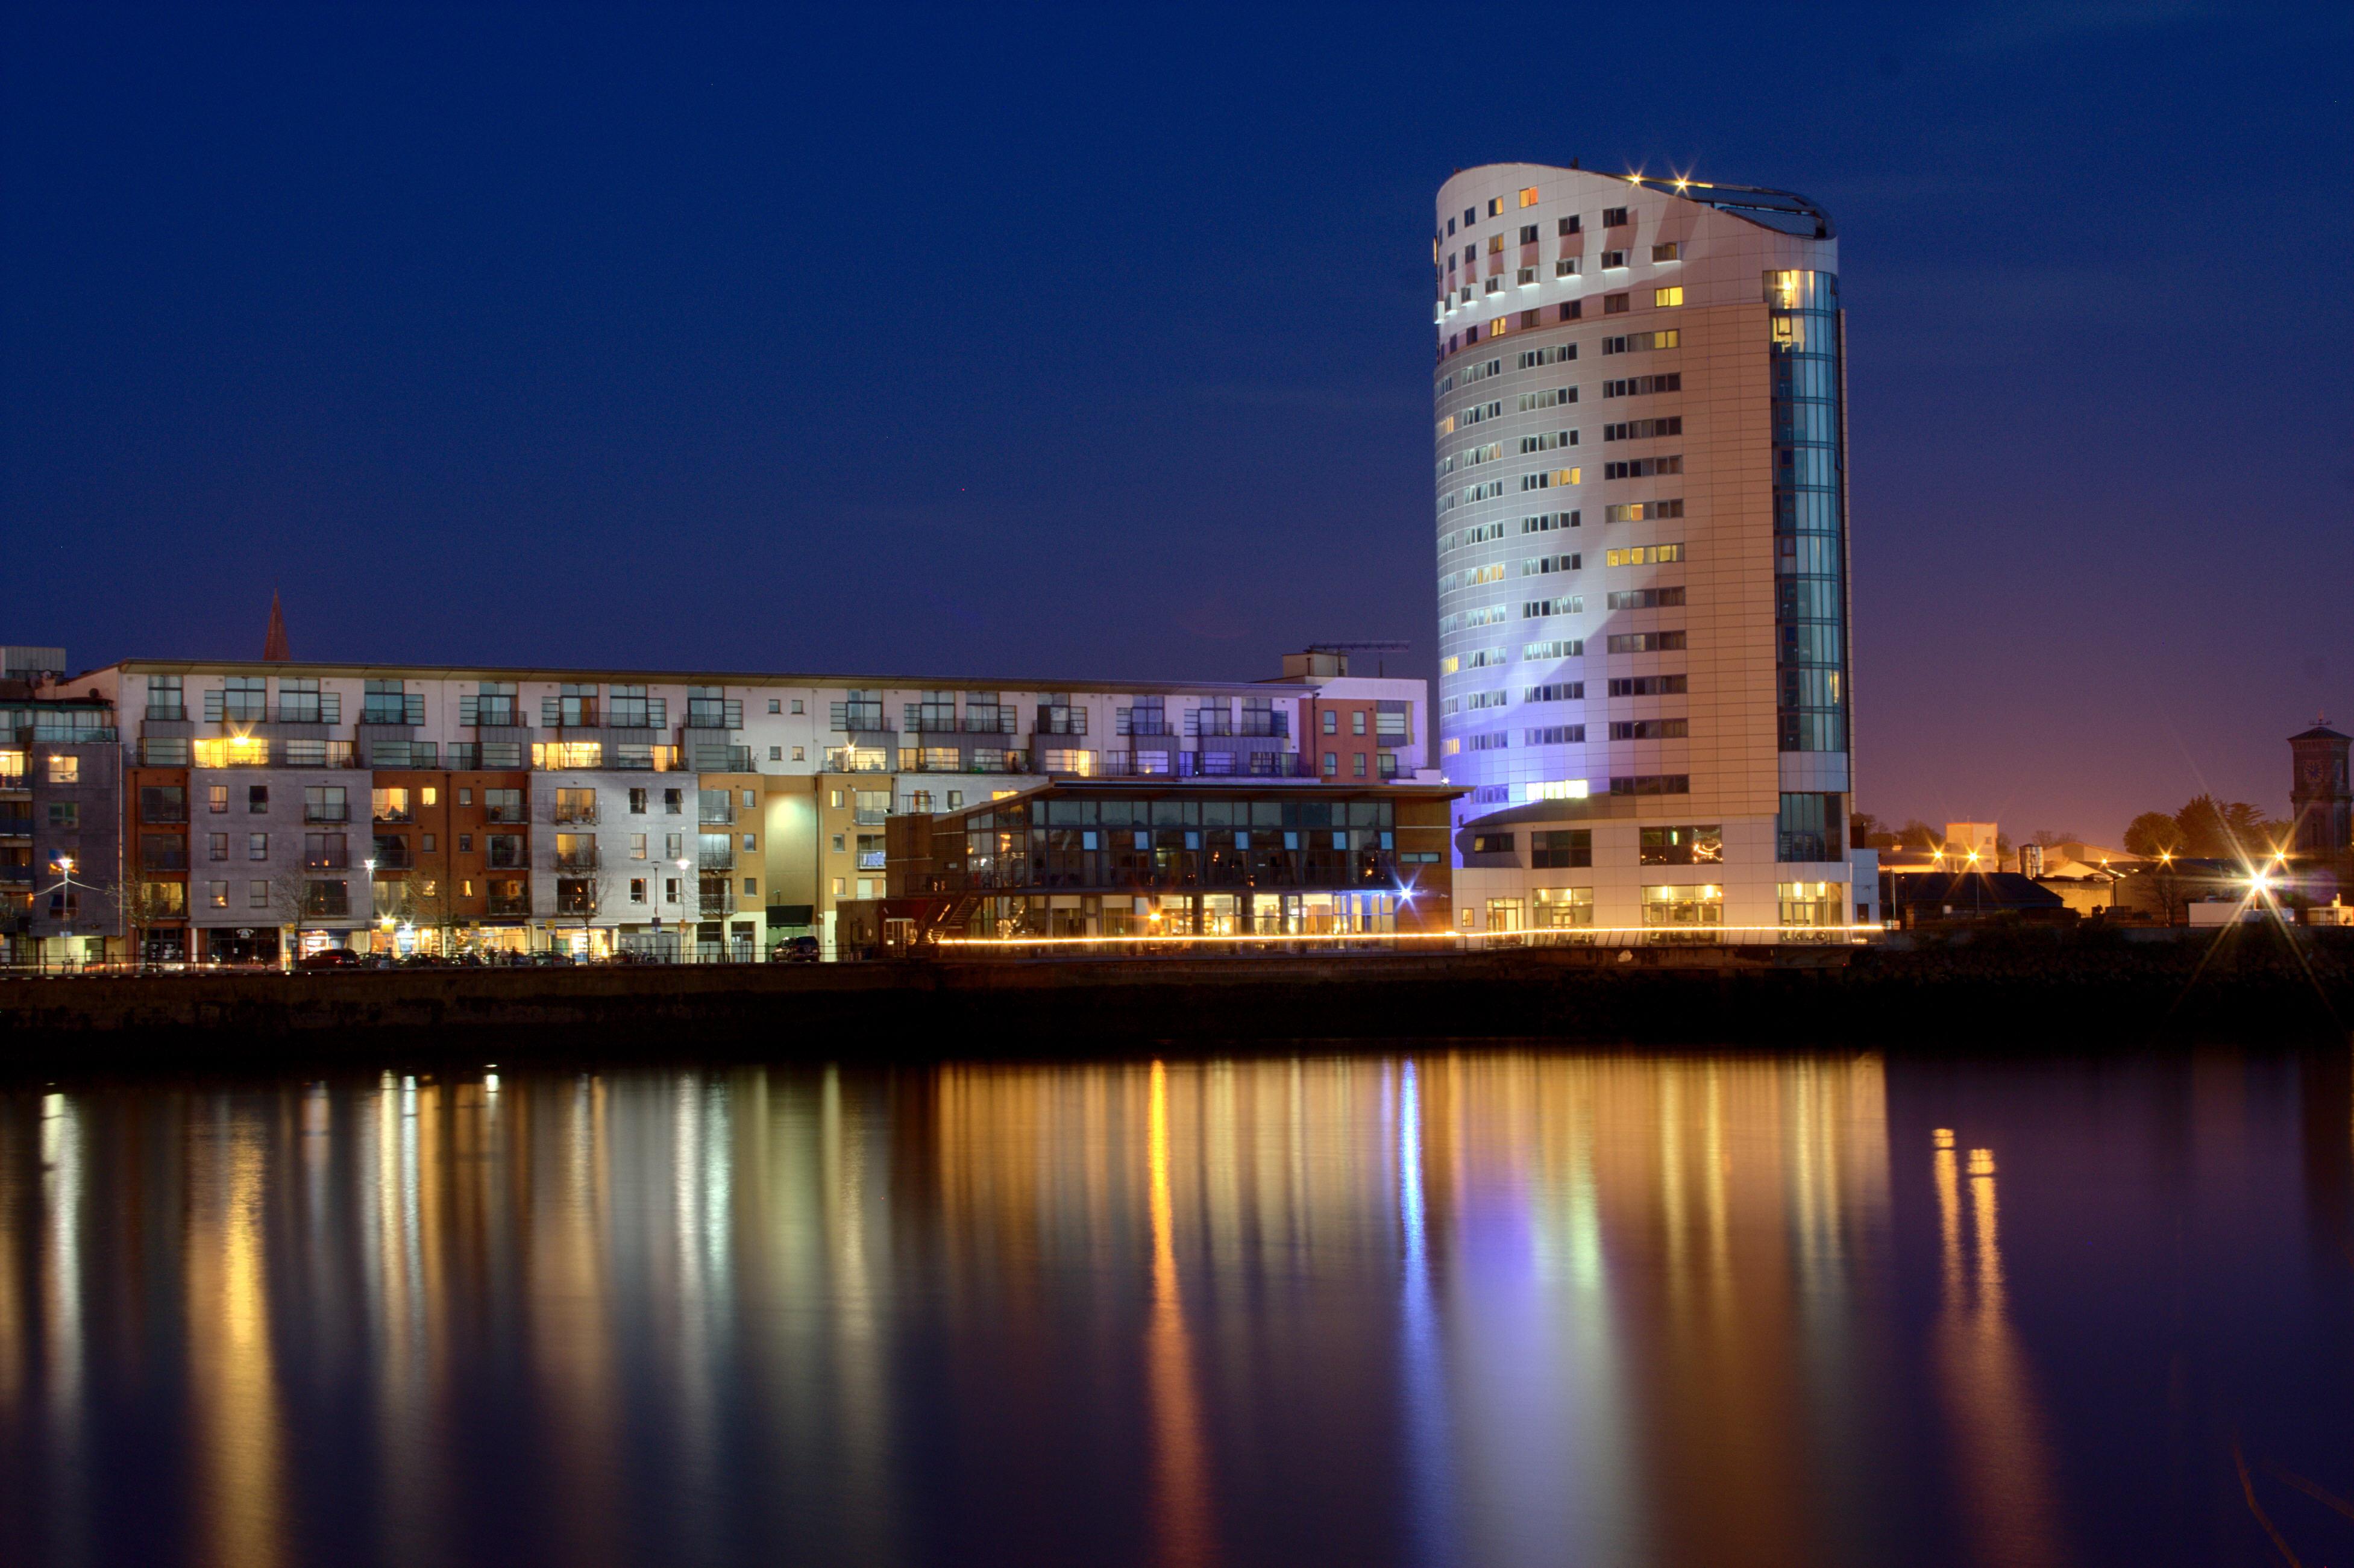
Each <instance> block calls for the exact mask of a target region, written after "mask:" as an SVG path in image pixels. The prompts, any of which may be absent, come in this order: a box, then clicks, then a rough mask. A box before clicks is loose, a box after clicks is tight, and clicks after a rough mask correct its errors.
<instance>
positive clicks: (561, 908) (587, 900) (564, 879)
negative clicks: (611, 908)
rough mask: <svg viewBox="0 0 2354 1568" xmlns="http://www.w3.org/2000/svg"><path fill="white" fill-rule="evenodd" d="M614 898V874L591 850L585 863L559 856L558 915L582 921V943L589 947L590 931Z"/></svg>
mask: <svg viewBox="0 0 2354 1568" xmlns="http://www.w3.org/2000/svg"><path fill="white" fill-rule="evenodd" d="M612 895H613V874H612V873H611V872H610V871H607V870H606V869H605V866H604V864H603V863H602V860H601V858H600V857H599V855H598V854H597V852H596V851H595V850H594V849H593V848H592V849H591V850H590V851H589V852H588V857H587V858H586V859H585V860H581V859H574V860H569V861H567V860H565V859H563V858H562V857H558V859H557V866H556V913H557V916H561V917H565V918H570V919H578V921H579V922H580V943H581V946H582V948H587V947H588V931H589V928H590V927H593V926H594V925H595V924H596V923H597V916H599V915H601V914H603V913H604V912H605V906H606V904H607V903H608V902H610V899H611V898H612Z"/></svg>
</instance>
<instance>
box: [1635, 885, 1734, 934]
mask: <svg viewBox="0 0 2354 1568" xmlns="http://www.w3.org/2000/svg"><path fill="white" fill-rule="evenodd" d="M1643 924H1644V925H1646V926H1666V927H1676V926H1722V925H1723V924H1724V889H1723V888H1722V887H1720V886H1717V885H1714V884H1712V883H1702V884H1700V885H1696V886H1691V887H1646V888H1644V889H1643Z"/></svg>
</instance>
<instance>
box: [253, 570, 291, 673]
mask: <svg viewBox="0 0 2354 1568" xmlns="http://www.w3.org/2000/svg"><path fill="white" fill-rule="evenodd" d="M261 657H262V662H265V663H270V664H284V663H287V662H290V661H292V659H293V657H294V655H293V654H292V652H290V651H289V650H288V649H287V646H286V616H285V612H284V611H282V610H281V609H279V608H278V590H277V589H276V588H271V589H270V630H269V631H268V632H267V633H266V634H264V635H263V637H262V639H261Z"/></svg>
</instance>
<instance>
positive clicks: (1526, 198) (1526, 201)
mask: <svg viewBox="0 0 2354 1568" xmlns="http://www.w3.org/2000/svg"><path fill="white" fill-rule="evenodd" d="M1521 205H1522V207H1534V206H1536V205H1537V187H1536V186H1534V185H1529V186H1527V187H1525V188H1524V189H1523V190H1522V192H1521Z"/></svg>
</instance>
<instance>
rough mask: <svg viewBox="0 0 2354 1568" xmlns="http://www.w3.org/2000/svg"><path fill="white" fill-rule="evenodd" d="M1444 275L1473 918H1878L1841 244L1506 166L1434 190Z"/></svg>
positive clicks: (1776, 203)
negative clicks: (1862, 709)
mask: <svg viewBox="0 0 2354 1568" xmlns="http://www.w3.org/2000/svg"><path fill="white" fill-rule="evenodd" d="M1728 208H1739V209H1740V210H1728ZM1432 255H1433V260H1434V264H1435V274H1434V275H1435V284H1434V294H1435V301H1434V305H1433V315H1434V320H1435V324H1436V332H1437V365H1436V367H1435V369H1434V370H1433V373H1432V386H1433V403H1434V415H1435V418H1436V420H1437V425H1436V440H1435V448H1434V452H1435V461H1436V501H1435V516H1436V533H1437V563H1436V564H1437V583H1438V612H1439V654H1440V666H1439V668H1440V678H1439V689H1438V692H1437V699H1436V700H1437V714H1436V715H1435V716H1436V722H1437V726H1438V735H1439V742H1440V743H1439V747H1438V751H1439V757H1438V759H1437V760H1438V767H1439V768H1440V769H1441V771H1442V772H1443V773H1444V775H1445V776H1446V778H1447V781H1448V782H1450V783H1454V784H1458V785H1464V786H1468V787H1469V790H1470V793H1469V795H1467V796H1466V797H1465V799H1464V800H1463V801H1462V802H1461V803H1460V805H1459V807H1458V811H1459V812H1460V818H1459V825H1460V831H1459V832H1458V841H1457V842H1458V853H1459V855H1460V857H1461V864H1462V867H1463V869H1462V870H1460V871H1458V874H1457V879H1456V898H1457V908H1458V913H1459V915H1460V916H1462V917H1463V918H1464V919H1465V920H1466V921H1467V922H1468V923H1469V924H1470V925H1471V926H1472V927H1474V928H1478V927H1482V926H1485V927H1489V928H1497V927H1506V928H1509V927H1520V926H1543V925H1547V924H1552V923H1554V918H1555V916H1554V911H1557V910H1570V909H1575V911H1576V913H1575V915H1574V916H1561V917H1560V923H1564V924H1569V923H1576V924H1590V925H1593V926H1596V927H1631V928H1644V927H1654V928H1656V927H1670V928H1672V927H1680V926H1687V925H1689V926H1693V927H1709V926H1713V927H1721V928H1727V929H1730V928H1747V929H1749V930H1753V931H1755V930H1758V929H1768V930H1770V929H1773V928H1776V927H1783V926H1790V925H1845V924H1847V923H1849V922H1850V921H1852V920H1854V919H1856V918H1857V914H1856V904H1855V899H1854V897H1853V895H1852V893H1851V890H1850V870H1849V866H1848V861H1847V851H1846V842H1845V839H1846V821H1847V810H1848V806H1849V803H1850V799H1851V797H1850V793H1849V791H1850V789H1851V781H1850V768H1849V750H1848V747H1849V737H1848V732H1847V714H1848V692H1847V652H1846V641H1847V622H1848V610H1847V588H1846V583H1847V572H1846V504H1845V479H1844V455H1843V446H1844V443H1843V427H1844V409H1843V404H1842V401H1841V393H1840V374H1841V363H1842V357H1841V354H1840V343H1839V334H1840V316H1839V313H1838V308H1837V273H1838V267H1839V260H1838V242H1837V240H1836V239H1835V238H1831V237H1830V226H1829V221H1828V219H1827V218H1825V217H1823V216H1822V215H1821V214H1820V212H1819V210H1817V209H1815V208H1813V207H1811V206H1810V205H1809V204H1807V203H1805V202H1804V201H1803V200H1802V199H1800V198H1795V197H1789V196H1785V195H1782V194H1781V193H1771V192H1748V191H1742V190H1738V189H1736V188H1734V187H1721V186H1703V185H1692V186H1690V187H1687V188H1684V189H1682V190H1681V191H1680V190H1679V189H1678V188H1677V187H1675V186H1673V185H1653V184H1650V183H1648V182H1637V181H1634V180H1631V179H1627V178H1620V177H1617V176H1611V175H1598V174H1593V173H1589V172H1584V171H1580V170H1576V169H1562V168H1553V167H1548V166H1544V165H1539V164H1491V165H1488V166H1485V167H1481V168H1477V169H1471V170H1467V171H1465V172H1463V173H1461V174H1458V175H1456V176H1455V177H1454V178H1452V179H1450V180H1448V181H1447V184H1446V185H1444V186H1442V187H1441V188H1440V191H1439V195H1438V203H1437V225H1436V228H1435V231H1434V234H1433V238H1432ZM1646 830H1650V832H1649V834H1648V835H1647V832H1646ZM1576 834H1584V835H1585V838H1584V840H1583V841H1582V842H1581V841H1578V840H1576V839H1575V838H1574V837H1573V835H1576ZM1540 906H1544V907H1543V909H1540Z"/></svg>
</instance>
